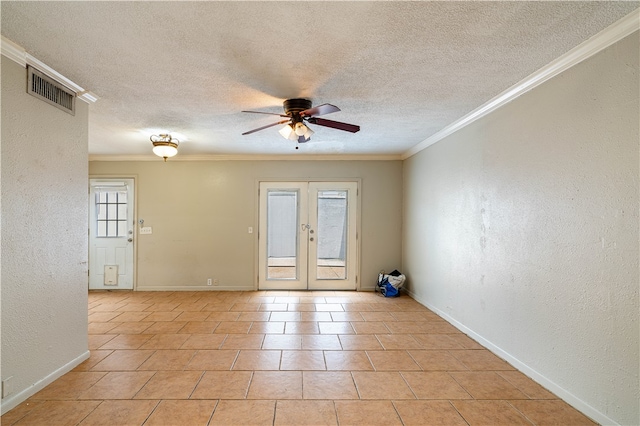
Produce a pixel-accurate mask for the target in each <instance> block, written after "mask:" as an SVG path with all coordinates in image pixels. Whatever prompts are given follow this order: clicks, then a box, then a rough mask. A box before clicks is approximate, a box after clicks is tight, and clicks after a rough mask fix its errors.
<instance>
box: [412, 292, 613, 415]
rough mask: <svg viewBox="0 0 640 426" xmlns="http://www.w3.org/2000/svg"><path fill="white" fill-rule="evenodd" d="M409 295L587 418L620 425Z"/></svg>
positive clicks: (433, 307)
mask: <svg viewBox="0 0 640 426" xmlns="http://www.w3.org/2000/svg"><path fill="white" fill-rule="evenodd" d="M407 293H408V294H409V295H410V296H411V297H412V298H413V299H414V300H415V301H416V302H418V303H420V304H421V305H424V306H426V307H427V308H429V309H430V310H431V311H433V312H434V313H436V314H437V315H438V316H440V317H441V318H443V319H444V320H446V321H447V322H448V323H450V324H451V325H453V326H454V327H456V328H457V329H458V330H460V331H462V332H463V333H465V334H466V335H468V336H469V337H471V338H472V339H473V340H475V341H476V342H478V343H480V344H481V345H482V346H484V347H485V348H487V349H489V350H490V351H491V352H493V353H494V354H496V355H498V356H499V357H500V358H502V359H504V360H505V361H507V362H508V363H509V364H511V365H512V366H513V367H514V368H516V369H517V370H518V371H520V372H521V373H523V374H524V375H526V376H528V377H529V378H531V379H533V380H534V381H535V382H537V383H538V384H540V385H541V386H543V387H544V388H545V389H547V390H549V391H550V392H552V393H554V394H555V395H556V396H558V398H560V399H562V400H563V401H565V402H566V403H568V404H569V405H571V406H572V407H573V408H575V409H576V410H578V411H580V412H581V413H582V414H584V415H585V416H587V417H589V418H591V419H592V420H593V421H595V422H597V423H598V424H602V425H619V423H618V422H616V421H615V420H612V419H610V418H609V417H607V416H606V415H605V414H603V413H601V412H600V411H598V410H597V409H595V408H593V407H592V406H591V405H589V404H588V403H586V402H585V401H583V400H581V399H580V398H578V397H577V396H575V395H574V394H572V393H571V392H569V391H567V390H566V389H564V388H563V387H561V386H560V385H558V384H557V383H555V382H554V381H553V380H551V379H549V378H547V377H545V376H544V375H542V374H540V373H539V372H538V371H536V370H534V369H533V368H531V367H529V366H528V365H527V364H525V363H523V362H522V361H520V360H519V359H518V358H516V357H514V356H513V355H511V354H510V353H508V352H506V351H505V350H503V349H502V348H500V347H499V346H497V345H495V344H493V343H492V342H490V341H489V340H487V339H485V338H484V337H482V336H481V335H479V334H478V333H476V332H475V331H473V330H471V329H470V328H469V327H467V326H465V325H464V324H462V323H460V322H458V321H457V320H456V319H455V318H453V317H451V316H449V314H447V313H446V312H444V311H442V310H440V309H438V308H436V307H435V306H433V305H431V304H430V303H429V302H427V301H426V300H422V299H421V298H419V297H417V296H416V295H415V294H414V293H413V292H412V291H409V290H407Z"/></svg>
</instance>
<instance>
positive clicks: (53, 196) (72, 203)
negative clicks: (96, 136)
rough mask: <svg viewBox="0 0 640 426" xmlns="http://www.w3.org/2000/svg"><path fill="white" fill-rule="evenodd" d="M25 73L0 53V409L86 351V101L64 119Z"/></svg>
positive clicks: (77, 360) (84, 354) (63, 113)
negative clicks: (9, 388)
mask: <svg viewBox="0 0 640 426" xmlns="http://www.w3.org/2000/svg"><path fill="white" fill-rule="evenodd" d="M26 78H27V72H26V69H25V68H23V67H21V66H19V65H17V64H16V63H14V62H11V61H10V60H8V59H6V58H5V57H4V56H3V57H2V147H1V157H2V167H1V179H2V239H1V240H2V264H1V266H2V354H1V355H2V379H3V380H5V379H6V378H8V377H11V376H12V377H13V379H12V380H13V386H14V389H15V392H14V393H13V395H9V396H8V397H7V398H5V399H3V400H2V404H3V407H2V408H3V412H4V411H6V409H7V408H10V406H11V405H12V404H15V403H16V401H17V400H19V399H21V398H24V397H26V396H29V395H28V394H29V392H31V391H32V390H33V389H34V388H33V387H31V386H32V385H34V384H36V387H37V384H38V382H39V381H41V380H45V381H46V380H48V378H50V377H51V376H52V375H54V376H55V374H57V372H59V371H58V370H59V369H63V370H64V368H65V366H67V368H69V365H68V364H69V363H71V364H73V363H74V362H79V360H81V359H82V357H83V356H87V355H88V353H87V350H88V342H87V265H86V262H87V173H88V172H87V155H88V154H87V131H88V124H87V123H88V105H87V104H86V103H84V102H77V104H76V107H77V110H76V115H75V117H74V116H71V115H69V114H67V113H65V112H63V111H60V110H58V109H56V108H55V107H53V106H51V105H49V104H46V103H45V102H43V101H41V100H39V99H36V98H34V97H33V96H31V95H28V94H27V93H26V87H27V82H26ZM21 392H22V393H21ZM18 402H19V401H18Z"/></svg>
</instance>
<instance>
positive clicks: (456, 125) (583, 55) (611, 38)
mask: <svg viewBox="0 0 640 426" xmlns="http://www.w3.org/2000/svg"><path fill="white" fill-rule="evenodd" d="M638 29H640V8H638V9H636V10H634V11H633V12H631V13H629V14H628V15H627V16H625V17H624V18H622V19H620V20H618V21H617V22H614V23H613V24H612V25H610V26H608V27H607V28H605V29H604V30H602V31H600V32H599V33H598V34H596V35H594V36H593V37H591V38H589V39H588V40H586V41H585V42H583V43H581V44H579V45H578V46H576V47H574V48H573V49H571V50H570V51H568V52H567V53H565V54H564V55H562V56H560V57H559V58H557V59H556V60H554V61H552V62H550V63H549V64H548V65H546V66H544V67H542V68H540V69H539V70H538V71H536V72H534V73H533V74H531V75H530V76H528V77H527V78H525V79H524V80H522V81H520V82H519V83H516V84H515V85H513V86H511V87H510V88H509V89H507V90H505V91H504V92H502V93H500V94H499V95H498V96H496V97H495V98H493V99H491V100H490V101H488V102H487V103H485V104H483V105H482V106H480V107H478V108H476V109H475V110H473V111H471V112H470V113H468V114H467V115H465V116H463V117H462V118H460V119H458V120H456V121H454V122H453V123H451V124H449V125H448V126H446V127H444V128H443V129H442V130H440V131H439V132H437V133H435V134H434V135H432V136H430V137H428V138H427V139H425V140H423V141H422V142H420V143H418V144H417V145H415V146H414V147H413V148H411V149H409V150H407V151H406V152H405V153H404V154H402V156H401V158H402V159H403V160H406V159H407V158H409V157H411V156H413V155H415V154H417V153H418V152H420V151H422V150H424V149H426V148H428V147H429V146H431V145H433V144H434V143H436V142H439V141H441V140H442V139H444V138H446V137H447V136H449V135H451V134H453V133H455V132H457V131H458V130H460V129H462V128H463V127H466V126H468V125H469V124H471V123H473V122H474V121H476V120H479V119H480V118H482V117H484V116H485V115H488V114H490V113H491V112H493V111H495V110H497V109H498V108H501V107H502V106H504V105H506V104H508V103H509V102H511V101H512V100H514V99H516V98H518V97H519V96H521V95H523V94H524V93H526V92H528V91H529V90H531V89H533V88H535V87H537V86H539V85H541V84H542V83H544V82H545V81H547V80H549V79H551V78H553V77H555V76H556V75H558V74H560V73H562V72H563V71H566V70H567V69H569V68H571V67H573V66H574V65H577V64H579V63H580V62H582V61H584V60H585V59H587V58H590V57H591V56H593V55H595V54H596V53H598V52H600V51H602V50H604V49H606V48H607V47H609V46H611V45H612V44H614V43H616V42H618V41H620V40H622V39H623V38H625V37H627V36H629V35H631V34H633V33H634V32H636V31H638Z"/></svg>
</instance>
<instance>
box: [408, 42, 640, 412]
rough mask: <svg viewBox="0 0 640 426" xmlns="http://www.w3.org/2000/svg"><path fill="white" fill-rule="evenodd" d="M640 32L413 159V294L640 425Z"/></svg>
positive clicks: (587, 407) (526, 367) (589, 402)
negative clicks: (639, 225) (639, 52)
mask: <svg viewBox="0 0 640 426" xmlns="http://www.w3.org/2000/svg"><path fill="white" fill-rule="evenodd" d="M638 103H639V99H638V33H637V32H636V33H635V34H633V35H632V36H629V37H627V38H626V39H624V40H622V41H620V42H618V43H617V44H615V45H613V46H611V47H609V48H608V49H606V50H604V51H602V52H600V53H599V54H597V55H596V56H594V57H592V58H590V59H588V60H586V61H585V62H582V63H581V64H579V65H577V66H575V67H574V68H572V69H569V70H568V71H566V72H564V73H562V74H561V75H559V76H557V77H556V78H554V79H552V80H550V81H548V82H546V83H545V84H543V85H541V86H539V87H538V88H536V89H534V90H533V91H531V92H529V93H527V94H525V95H523V96H521V97H520V98H518V99H517V100H514V101H513V102H511V103H510V104H508V105H506V106H505V107H503V108H501V109H499V110H498V111H496V112H494V113H492V114H490V115H488V116H487V117H485V118H483V119H481V120H479V121H477V122H475V123H473V124H471V125H469V126H468V127H466V128H464V129H462V130H460V131H458V132H457V133H455V134H453V135H451V136H449V137H447V138H446V139H445V140H443V141H441V142H439V143H437V144H435V145H433V146H431V147H429V148H428V149H426V150H424V151H422V152H420V153H418V154H417V155H415V156H413V157H411V158H409V159H408V160H406V161H405V164H404V231H403V262H404V266H403V267H404V270H405V272H406V273H407V275H408V277H409V279H410V283H409V284H410V289H411V291H412V293H413V294H414V295H415V297H416V298H417V299H418V300H419V301H421V302H423V303H424V304H426V305H428V306H429V307H431V308H433V309H434V310H436V311H437V312H438V313H439V314H441V315H442V316H444V317H446V318H447V319H449V320H451V321H452V322H453V323H455V324H456V325H457V326H458V327H460V328H462V329H463V330H466V331H467V332H469V333H471V334H472V336H474V337H475V338H477V339H478V340H480V341H481V342H482V343H484V344H486V345H487V346H489V347H490V348H492V349H493V350H494V351H496V352H497V353H498V354H500V355H501V356H503V357H505V358H506V359H507V360H508V361H509V362H511V363H512V364H513V365H515V366H516V367H518V368H519V369H521V370H522V371H524V372H525V373H527V374H528V375H530V376H532V377H533V378H535V379H536V380H538V381H539V382H541V383H542V384H544V385H545V386H547V387H548V388H550V389H551V390H553V391H554V392H556V393H557V394H558V395H559V396H561V397H562V398H564V399H566V400H567V401H568V402H570V403H572V404H573V405H575V406H576V407H577V408H579V409H580V410H582V411H583V412H585V413H586V414H587V415H590V416H592V417H593V418H595V419H596V420H597V421H599V422H602V423H606V424H610V423H615V422H617V423H620V424H638V423H639V422H640V414H639V412H638V400H639V390H638V389H639V383H638V367H639V358H638V347H639V342H638V340H639V339H638V338H639V328H638V311H639V305H638V279H639V276H638V178H639V174H638V159H639V149H638V148H639V142H638V138H639V132H638V121H639V120H638V117H639V108H638Z"/></svg>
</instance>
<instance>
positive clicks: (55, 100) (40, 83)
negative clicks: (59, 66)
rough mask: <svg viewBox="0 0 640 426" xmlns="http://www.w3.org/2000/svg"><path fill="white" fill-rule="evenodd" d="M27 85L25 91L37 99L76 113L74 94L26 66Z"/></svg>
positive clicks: (72, 113) (70, 112)
mask: <svg viewBox="0 0 640 426" xmlns="http://www.w3.org/2000/svg"><path fill="white" fill-rule="evenodd" d="M27 72H28V74H29V85H28V87H27V92H28V93H29V94H31V95H33V96H35V97H36V98H38V99H42V100H43V101H45V102H47V103H49V104H51V105H53V106H55V107H56V108H59V109H61V110H63V111H65V112H68V113H69V114H71V115H76V94H75V92H73V91H72V90H70V89H68V88H66V87H65V86H63V85H62V84H60V83H58V82H57V81H55V80H53V79H52V78H50V77H48V76H46V75H45V74H43V73H41V72H40V71H38V70H37V69H35V68H33V67H27Z"/></svg>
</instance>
